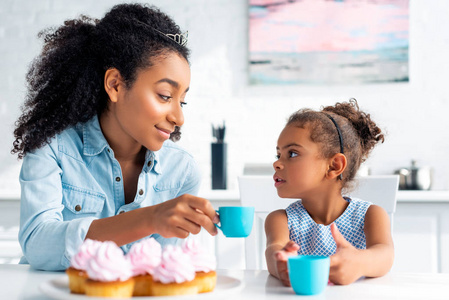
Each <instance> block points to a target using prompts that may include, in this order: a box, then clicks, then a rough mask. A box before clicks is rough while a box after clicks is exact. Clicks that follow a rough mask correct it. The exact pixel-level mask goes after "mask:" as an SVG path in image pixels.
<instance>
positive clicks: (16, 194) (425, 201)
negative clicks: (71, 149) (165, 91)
mask: <svg viewBox="0 0 449 300" xmlns="http://www.w3.org/2000/svg"><path fill="white" fill-rule="evenodd" d="M317 1H321V0H317ZM323 1H324V0H323ZM123 2H126V1H115V0H96V1H91V0H77V1H72V0H71V1H69V0H0V70H1V72H0V138H1V139H2V142H1V143H0V205H1V207H0V229H2V233H0V242H1V245H0V257H1V258H0V263H2V262H3V263H11V262H12V263H14V262H16V261H17V256H18V255H19V254H20V249H18V248H17V243H16V241H15V240H14V239H16V234H17V233H16V230H17V224H18V215H19V214H18V202H19V201H18V199H19V198H20V186H19V182H18V176H19V171H20V161H18V160H17V158H16V157H15V156H13V155H11V154H10V150H11V146H12V142H13V135H12V132H13V129H14V122H15V120H16V119H17V117H18V116H19V114H20V106H21V104H22V103H23V101H24V95H25V92H26V83H25V74H26V71H27V68H28V65H29V63H30V62H31V61H32V60H33V58H35V57H36V56H37V55H38V53H39V52H40V50H41V46H42V41H41V40H39V39H38V38H37V34H38V32H39V31H41V30H42V29H44V28H47V27H52V26H59V25H60V24H62V22H63V21H64V20H66V19H71V18H76V17H78V16H79V15H80V14H86V15H89V16H91V17H96V18H101V17H102V16H103V14H104V13H105V12H106V11H107V10H109V9H110V8H111V7H112V6H113V5H114V4H117V3H123ZM145 2H146V3H150V4H154V5H156V6H158V7H159V8H161V9H162V10H163V11H164V12H166V13H168V14H169V15H171V16H172V17H173V18H174V20H175V21H176V22H177V23H178V24H179V25H180V27H181V29H182V30H188V31H189V42H188V46H189V47H190V49H191V50H192V55H191V58H190V61H191V70H192V81H191V85H190V91H189V93H188V96H187V98H186V100H187V102H188V105H187V106H185V108H184V113H185V118H186V123H185V125H184V126H183V129H182V132H183V134H182V139H181V141H180V142H179V144H180V145H182V146H183V147H184V148H186V149H187V150H188V151H189V152H190V153H191V154H192V155H193V156H194V157H195V159H196V161H197V162H198V164H199V165H200V168H201V170H202V173H203V187H202V193H203V195H212V194H213V193H210V191H209V190H210V189H211V184H212V180H211V174H212V171H211V143H213V142H214V139H213V136H212V132H211V124H213V125H221V124H223V121H225V124H226V135H225V138H224V142H225V143H226V144H227V170H226V171H227V190H229V191H231V193H230V194H229V195H231V197H230V198H233V201H236V200H238V199H236V196H235V193H233V192H232V191H236V190H237V176H239V175H242V174H243V172H244V169H245V166H247V167H248V166H259V165H262V166H267V165H270V164H271V163H272V162H273V161H274V159H275V155H276V150H275V147H276V141H277V137H278V135H279V132H280V131H281V129H282V128H283V126H284V124H285V121H286V118H287V117H288V116H289V115H290V114H291V113H292V112H293V111H294V110H297V109H299V108H302V107H310V108H314V109H318V108H319V107H320V106H322V105H333V104H334V103H335V102H338V101H346V100H348V99H349V98H352V97H353V98H356V99H357V100H358V103H359V105H360V106H361V108H362V109H363V110H365V111H366V112H368V113H370V114H371V115H372V117H373V119H374V120H375V121H376V122H377V123H378V124H379V125H380V127H381V128H382V129H384V130H385V132H386V133H387V135H386V141H385V143H384V144H382V145H380V146H378V147H377V148H376V149H375V150H374V152H373V153H372V155H371V158H370V159H369V160H368V161H367V162H366V163H365V166H364V169H363V170H365V171H366V170H369V173H370V174H372V175H382V174H393V173H394V172H395V171H397V170H399V169H401V168H408V167H410V165H411V161H412V160H415V161H416V165H417V166H418V167H428V168H429V169H431V170H432V174H433V176H432V183H431V187H430V189H431V191H426V192H422V193H420V192H418V193H414V194H413V193H412V192H410V193H408V192H407V193H405V194H404V193H402V194H401V196H400V197H399V198H398V208H397V213H396V216H395V224H394V230H395V231H394V235H395V240H396V250H397V252H400V253H401V255H398V254H397V263H396V265H395V268H396V269H398V270H404V271H425V272H449V256H448V255H447V253H449V193H448V192H447V190H449V158H448V153H449V133H448V129H449V118H448V113H449V93H447V91H446V88H447V86H448V83H447V81H448V79H449V55H448V53H449V30H448V28H449V18H447V16H448V15H449V1H446V0H428V1H419V0H410V1H409V53H408V59H409V61H408V75H409V81H408V82H397V83H383V84H354V85H351V84H334V85H316V84H315V85H310V84H309V85H307V84H306V85H301V84H295V85H268V84H267V85H260V84H259V85H252V84H250V80H249V63H248V61H249V51H248V38H249V33H248V30H249V20H248V16H249V5H248V1H247V0H212V1H211V0H186V1H179V0H160V1H145ZM268 2H276V1H268ZM277 2H286V1H281V0H279V1H277ZM366 172H367V171H366ZM218 198H220V199H219V200H225V199H224V198H226V196H220V197H218ZM237 198H238V196H237ZM217 203H218V202H217ZM239 245H240V244H239ZM229 249H230V251H231V250H232V249H231V248H229ZM236 251H240V250H236ZM445 253H446V254H445ZM417 256H419V257H420V260H416V257H417ZM421 257H422V258H421ZM411 259H413V260H414V263H413V264H410V260H411ZM221 265H222V266H224V265H225V264H224V260H222V261H221ZM228 265H229V264H228ZM219 266H220V264H219ZM237 267H238V266H237Z"/></svg>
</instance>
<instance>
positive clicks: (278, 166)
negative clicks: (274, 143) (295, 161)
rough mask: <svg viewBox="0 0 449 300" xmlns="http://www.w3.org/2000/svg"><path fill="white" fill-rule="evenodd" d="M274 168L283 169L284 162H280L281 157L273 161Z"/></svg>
mask: <svg viewBox="0 0 449 300" xmlns="http://www.w3.org/2000/svg"><path fill="white" fill-rule="evenodd" d="M273 168H274V169H275V170H280V169H282V164H281V163H280V162H279V159H278V160H276V161H275V162H274V163H273Z"/></svg>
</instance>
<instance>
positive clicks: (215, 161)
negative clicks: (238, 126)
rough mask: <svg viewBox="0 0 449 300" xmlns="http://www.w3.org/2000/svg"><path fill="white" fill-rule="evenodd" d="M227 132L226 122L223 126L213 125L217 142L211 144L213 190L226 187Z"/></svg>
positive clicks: (213, 132)
mask: <svg viewBox="0 0 449 300" xmlns="http://www.w3.org/2000/svg"><path fill="white" fill-rule="evenodd" d="M225 132H226V126H225V123H224V122H223V126H218V127H214V125H212V136H213V137H214V139H215V142H213V143H212V144H211V151H212V156H211V158H212V159H211V160H212V189H213V190H220V189H221V190H225V189H226V177H227V172H226V169H227V160H226V157H227V145H226V143H225V142H224V137H225Z"/></svg>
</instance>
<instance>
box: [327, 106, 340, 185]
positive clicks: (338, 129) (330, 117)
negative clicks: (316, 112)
mask: <svg viewBox="0 0 449 300" xmlns="http://www.w3.org/2000/svg"><path fill="white" fill-rule="evenodd" d="M325 115H326V117H328V118H329V119H330V120H331V121H332V123H334V125H335V128H337V132H338V139H339V140H340V153H341V154H344V152H343V148H344V147H343V135H342V134H341V131H340V127H338V124H337V122H335V120H334V118H332V116H331V115H328V114H326V113H325ZM338 179H340V180H343V175H342V174H340V175H338Z"/></svg>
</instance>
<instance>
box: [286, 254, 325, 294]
mask: <svg viewBox="0 0 449 300" xmlns="http://www.w3.org/2000/svg"><path fill="white" fill-rule="evenodd" d="M287 266H288V274H289V277H290V284H291V285H292V288H293V291H295V293H296V294H297V295H317V294H320V293H322V292H323V291H324V289H325V288H326V286H327V283H328V280H329V267H330V258H329V257H328V256H312V255H298V256H292V257H289V258H288V261H287Z"/></svg>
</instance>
